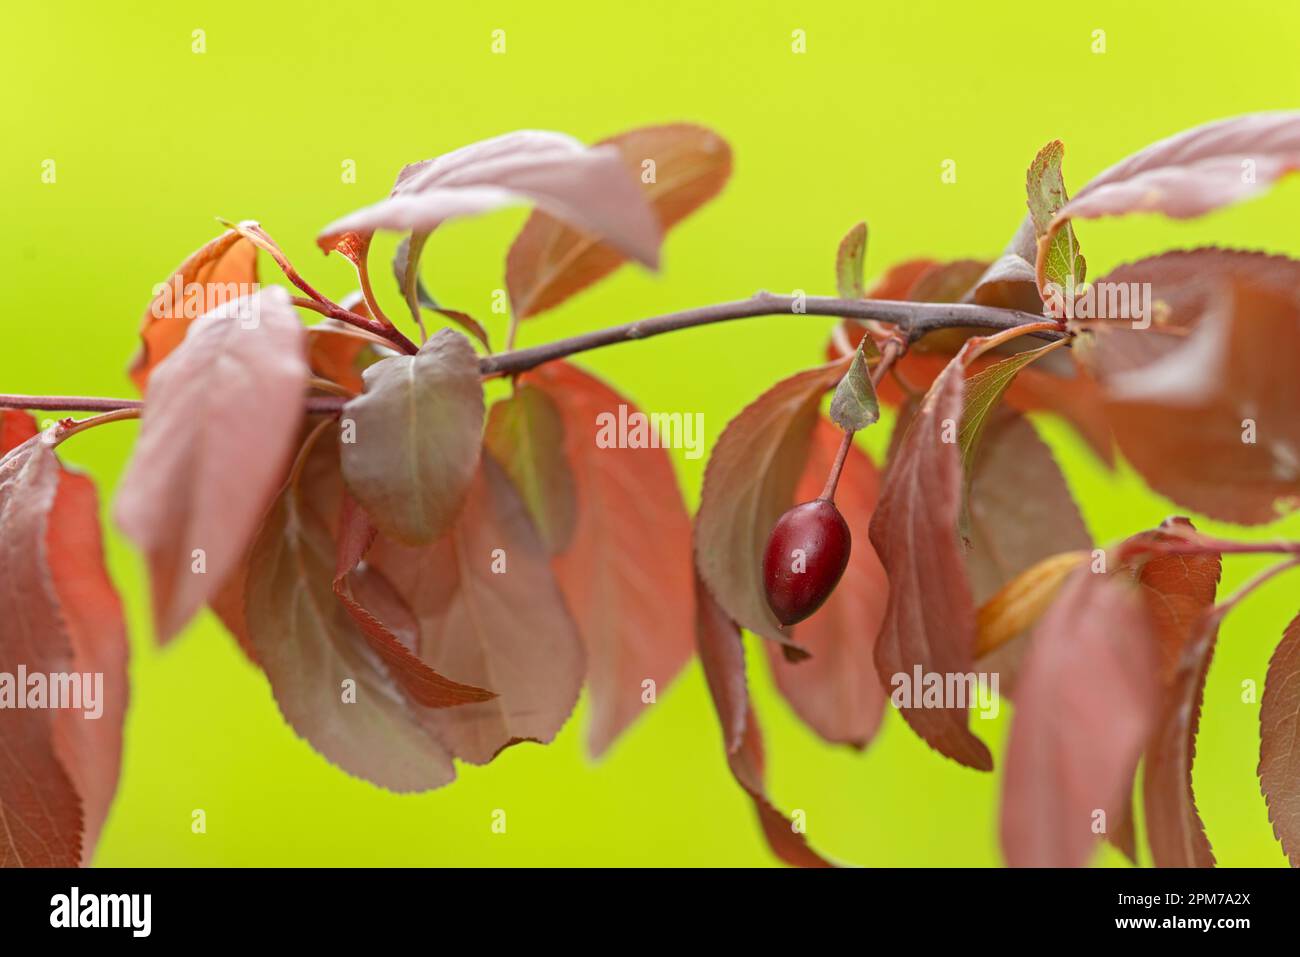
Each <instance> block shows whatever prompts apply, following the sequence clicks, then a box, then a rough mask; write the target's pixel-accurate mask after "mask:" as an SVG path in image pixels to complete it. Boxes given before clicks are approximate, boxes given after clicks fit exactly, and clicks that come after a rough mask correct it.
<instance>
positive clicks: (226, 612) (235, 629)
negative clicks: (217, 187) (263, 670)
mask: <svg viewBox="0 0 1300 957" xmlns="http://www.w3.org/2000/svg"><path fill="white" fill-rule="evenodd" d="M247 591H248V558H247V556H245V557H244V559H243V560H242V561H240V562H239V564H237V565H236V566H235V570H234V571H233V572H231V573H230V574H229V575H228V576H227V577H226V580H225V581H224V582H223V583H222V585H221V587H220V588H218V589H217V592H216V594H215V595H213V596H212V597H211V598H210V599H208V607H209V608H211V609H212V613H213V614H214V615H216V616H217V617H218V618H219V619H220V620H221V623H222V624H223V625H225V626H226V631H228V632H230V634H231V637H233V638H234V639H235V643H236V644H238V645H239V647H240V650H241V651H243V652H244V654H245V655H247V656H248V660H249V661H251V662H252V663H253V664H257V652H256V651H254V650H253V641H252V639H251V638H249V637H248V616H247V615H246V614H245V610H244V595H245V594H246V593H247Z"/></svg>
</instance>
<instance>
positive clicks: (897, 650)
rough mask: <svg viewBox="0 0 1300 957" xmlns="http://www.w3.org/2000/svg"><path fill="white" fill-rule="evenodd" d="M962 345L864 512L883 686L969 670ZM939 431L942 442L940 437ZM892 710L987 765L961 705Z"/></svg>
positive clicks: (957, 753)
mask: <svg viewBox="0 0 1300 957" xmlns="http://www.w3.org/2000/svg"><path fill="white" fill-rule="evenodd" d="M964 354H965V353H964V351H963V355H961V356H958V357H957V358H955V359H954V360H953V361H952V362H951V363H950V364H949V365H948V367H947V368H946V369H945V370H944V371H943V372H942V373H941V374H940V376H939V378H937V379H936V380H935V382H934V385H933V386H932V387H931V389H930V392H929V393H928V394H927V395H926V397H925V400H924V401H923V402H922V404H921V406H920V408H919V409H918V410H917V413H916V415H915V416H914V417H913V419H912V422H911V425H910V426H909V427H908V429H907V432H906V434H905V435H904V436H903V438H902V439H901V440H900V441H899V442H898V444H897V446H896V447H895V450H894V453H893V455H892V457H891V460H890V464H889V468H888V469H887V470H886V472H885V480H884V485H883V487H882V489H881V492H880V501H879V502H878V503H877V505H876V510H875V513H874V514H873V515H872V517H871V526H870V535H871V543H872V545H873V546H875V549H876V554H877V555H879V556H880V561H881V564H882V565H884V568H885V571H886V573H887V574H888V576H889V589H890V594H889V604H888V606H887V608H886V611H885V621H884V624H883V626H882V628H881V631H880V637H879V638H878V639H877V641H876V650H875V661H876V671H877V672H878V673H879V675H880V680H881V681H882V682H883V683H884V684H885V686H886V687H889V686H890V685H891V684H892V683H893V680H894V676H895V675H899V674H901V675H903V676H904V677H905V678H908V679H909V680H910V679H911V677H912V675H913V673H914V669H917V668H919V669H921V671H922V672H923V673H938V674H941V675H948V674H958V673H967V672H970V671H972V670H973V669H972V667H971V666H972V662H973V656H974V647H975V606H974V601H973V599H972V597H971V589H970V583H969V581H968V580H967V578H966V570H965V567H964V555H963V549H962V545H961V542H960V541H959V539H958V536H957V520H958V516H959V514H960V512H961V501H962V484H963V483H962V470H961V457H960V452H959V448H958V445H957V443H956V428H957V423H958V422H959V421H960V419H961V411H962V393H963V380H962V373H963V370H964ZM949 433H950V434H951V436H952V441H944V437H945V434H949ZM715 454H716V453H715ZM899 711H900V712H901V714H902V715H903V717H904V718H905V719H906V720H907V723H908V724H909V725H911V726H912V729H913V730H914V731H916V733H917V734H919V735H920V736H921V737H922V738H924V739H925V741H926V742H927V743H929V745H930V746H931V747H932V748H934V749H935V750H937V751H939V752H940V753H941V754H944V755H946V756H947V757H950V758H952V759H953V760H954V761H958V762H959V763H961V764H965V765H967V766H968V767H972V768H976V769H978V770H983V771H988V770H991V769H992V767H993V758H992V756H991V755H990V754H989V751H988V748H986V747H985V746H984V744H983V743H982V742H981V741H980V740H979V739H978V738H976V737H975V736H974V735H973V734H971V732H970V730H969V729H968V728H967V725H966V720H967V716H966V711H965V709H948V708H916V707H907V708H900V709H899Z"/></svg>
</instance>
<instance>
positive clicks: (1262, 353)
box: [1074, 250, 1300, 524]
mask: <svg viewBox="0 0 1300 957" xmlns="http://www.w3.org/2000/svg"><path fill="white" fill-rule="evenodd" d="M1103 282H1110V283H1127V282H1149V283H1151V284H1152V287H1153V288H1152V300H1153V302H1154V303H1163V305H1156V306H1155V308H1154V310H1153V311H1155V313H1156V317H1157V318H1158V319H1162V321H1161V322H1160V324H1159V325H1152V326H1151V328H1149V329H1141V328H1133V327H1132V326H1131V325H1130V324H1128V323H1124V322H1118V321H1098V322H1091V323H1088V324H1086V329H1087V330H1088V331H1089V332H1090V333H1091V335H1087V336H1084V337H1082V338H1081V341H1080V346H1081V348H1078V349H1076V350H1074V351H1075V352H1077V353H1078V355H1079V358H1080V361H1082V362H1084V363H1085V364H1086V365H1087V366H1088V368H1089V370H1090V371H1091V373H1092V374H1093V375H1095V376H1096V377H1097V379H1098V380H1099V381H1100V382H1101V384H1102V387H1103V389H1104V399H1105V404H1104V407H1105V409H1106V412H1107V415H1108V417H1109V419H1110V424H1111V426H1112V427H1113V429H1114V431H1115V437H1116V440H1117V441H1118V443H1119V446H1120V449H1121V450H1122V451H1123V452H1124V454H1125V456H1126V457H1127V458H1128V459H1129V461H1130V462H1131V463H1132V464H1133V467H1134V468H1135V469H1136V470H1137V471H1138V472H1139V473H1140V474H1141V475H1142V477H1143V478H1144V479H1146V481H1147V483H1148V484H1149V485H1150V486H1151V487H1152V488H1153V489H1155V490H1156V491H1157V492H1160V493H1161V494H1163V495H1167V496H1168V497H1169V498H1171V499H1173V500H1174V501H1175V502H1177V503H1178V504H1180V505H1182V506H1185V507H1187V508H1190V509H1194V510H1195V511H1198V512H1202V513H1204V514H1207V515H1209V516H1211V517H1213V518H1217V519H1221V520H1224V521H1231V522H1239V523H1242V524H1258V523H1261V522H1268V521H1271V520H1273V519H1274V518H1276V517H1277V515H1278V511H1279V510H1286V509H1289V508H1293V507H1294V506H1295V505H1296V504H1297V503H1298V502H1300V418H1297V416H1296V415H1295V414H1294V411H1295V409H1297V408H1300V377H1297V376H1296V375H1294V374H1293V372H1294V370H1293V369H1292V368H1291V367H1290V366H1289V365H1288V364H1286V363H1284V362H1279V361H1278V357H1279V356H1291V355H1297V354H1300V300H1298V299H1297V298H1296V295H1295V289H1296V287H1297V285H1300V263H1298V262H1296V261H1293V260H1289V259H1285V258H1282V257H1272V256H1262V255H1258V254H1250V253H1233V252H1226V251H1222V250H1197V251H1194V252H1188V253H1171V254H1168V255H1165V256H1159V257H1156V258H1154V259H1148V260H1144V261H1142V262H1140V263H1134V264H1133V265H1131V266H1125V267H1121V268H1120V269H1118V270H1116V271H1115V272H1114V273H1111V274H1110V275H1109V276H1107V277H1106V278H1105V280H1103ZM1198 326H1199V328H1198ZM1188 330H1192V331H1191V334H1190V335H1189V334H1188ZM1207 334H1208V335H1210V336H1213V337H1214V341H1213V342H1211V343H1210V345H1211V346H1212V348H1211V350H1210V351H1209V352H1208V353H1207V352H1203V351H1202V346H1203V344H1204V343H1203V341H1200V340H1199V337H1202V336H1205V335H1207Z"/></svg>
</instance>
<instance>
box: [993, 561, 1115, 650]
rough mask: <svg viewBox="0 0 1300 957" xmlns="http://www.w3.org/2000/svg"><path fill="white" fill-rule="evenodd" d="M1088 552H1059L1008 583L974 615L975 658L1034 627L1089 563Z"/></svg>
mask: <svg viewBox="0 0 1300 957" xmlns="http://www.w3.org/2000/svg"><path fill="white" fill-rule="evenodd" d="M1088 557H1089V554H1088V552H1083V551H1076V552H1060V553H1058V554H1056V555H1050V556H1048V557H1047V558H1044V559H1042V560H1041V561H1039V562H1036V563H1035V564H1033V565H1030V566H1029V567H1028V568H1027V569H1025V570H1024V571H1023V572H1021V573H1020V574H1019V575H1017V576H1016V577H1015V578H1013V579H1011V581H1009V582H1007V583H1006V584H1005V585H1004V586H1002V588H1001V589H1000V590H999V591H998V592H997V593H996V594H995V595H994V596H993V597H992V598H990V599H989V600H988V601H986V602H984V604H982V605H980V607H979V611H978V613H977V614H976V627H977V632H976V639H975V656H976V657H983V656H984V655H986V654H988V653H989V652H991V651H993V650H994V649H995V648H998V647H1001V646H1003V645H1005V644H1006V643H1007V642H1008V641H1010V640H1011V639H1012V638H1014V637H1016V636H1017V635H1019V634H1020V633H1021V632H1024V631H1026V630H1027V629H1029V628H1031V627H1033V625H1034V624H1035V623H1036V622H1037V621H1038V619H1039V618H1041V617H1042V616H1043V613H1044V612H1045V611H1047V609H1048V608H1049V607H1051V604H1052V602H1053V601H1055V600H1056V596H1057V595H1058V594H1059V593H1060V591H1061V586H1062V585H1064V584H1065V579H1066V578H1067V577H1069V575H1070V574H1071V573H1072V572H1073V571H1074V570H1075V569H1076V568H1078V567H1079V566H1081V565H1084V564H1086V563H1087V561H1088Z"/></svg>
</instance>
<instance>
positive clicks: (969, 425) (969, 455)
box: [957, 340, 1064, 539]
mask: <svg viewBox="0 0 1300 957" xmlns="http://www.w3.org/2000/svg"><path fill="white" fill-rule="evenodd" d="M1062 341H1064V340H1062ZM1059 347H1060V342H1052V343H1049V344H1048V345H1045V346H1043V347H1041V348H1039V349H1030V350H1026V351H1025V352H1018V353H1016V354H1015V355H1013V356H1010V357H1008V358H1006V359H1003V360H1002V361H1000V362H996V363H994V364H993V365H991V366H989V367H988V368H987V369H983V370H981V371H980V372H977V373H976V374H975V375H973V376H971V377H970V378H969V379H967V380H966V393H965V396H964V399H963V403H962V415H961V427H960V428H959V429H958V431H957V446H958V448H959V449H960V450H961V467H962V474H963V475H964V476H965V478H964V486H963V494H962V507H961V515H960V517H959V519H958V528H959V529H960V531H961V534H962V536H963V537H964V538H967V539H969V537H970V534H969V533H970V486H971V479H972V478H973V476H974V474H975V469H974V464H975V453H976V451H977V450H978V448H979V443H980V436H981V435H983V433H984V426H985V425H986V424H987V423H988V420H989V413H991V412H992V411H993V409H994V408H995V407H996V406H997V404H998V400H999V399H1001V398H1002V394H1003V393H1004V392H1006V391H1007V388H1008V387H1009V386H1010V385H1011V383H1012V381H1013V380H1014V379H1015V377H1016V375H1017V374H1019V372H1020V370H1021V369H1023V368H1024V367H1025V366H1027V365H1029V363H1031V362H1033V361H1034V360H1035V359H1038V358H1040V357H1042V356H1043V355H1046V354H1047V353H1048V352H1050V351H1051V350H1052V349H1056V348H1059Z"/></svg>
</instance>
